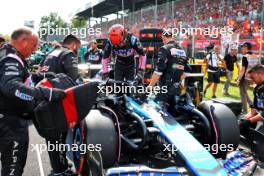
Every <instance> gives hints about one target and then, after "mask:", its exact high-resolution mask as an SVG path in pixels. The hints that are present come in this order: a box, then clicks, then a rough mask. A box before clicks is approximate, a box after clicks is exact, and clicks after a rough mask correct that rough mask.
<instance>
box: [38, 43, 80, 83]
mask: <svg viewBox="0 0 264 176" xmlns="http://www.w3.org/2000/svg"><path fill="white" fill-rule="evenodd" d="M77 62H78V61H77V58H76V54H74V53H73V52H72V51H71V50H70V49H68V48H66V47H64V46H62V47H58V48H56V49H55V50H53V51H51V52H50V53H49V54H48V55H47V56H46V58H45V59H44V60H43V61H42V63H41V64H40V71H41V72H54V73H56V74H58V73H65V74H66V75H68V76H69V77H71V78H72V79H73V80H74V81H75V80H77V78H78V65H77Z"/></svg>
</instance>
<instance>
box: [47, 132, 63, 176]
mask: <svg viewBox="0 0 264 176" xmlns="http://www.w3.org/2000/svg"><path fill="white" fill-rule="evenodd" d="M66 137H67V132H65V133H62V134H61V135H60V136H58V137H57V138H56V137H53V138H51V137H50V138H46V143H47V145H53V146H54V147H55V149H54V150H52V151H48V154H49V158H50V163H51V167H52V169H53V172H54V173H55V174H59V173H62V172H64V171H66V170H67V169H68V160H67V158H66V153H67V147H63V145H64V144H66ZM52 148H53V147H52Z"/></svg>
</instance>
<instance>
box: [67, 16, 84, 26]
mask: <svg viewBox="0 0 264 176" xmlns="http://www.w3.org/2000/svg"><path fill="white" fill-rule="evenodd" d="M86 26H87V19H85V18H84V17H73V18H72V19H71V27H72V28H83V27H86Z"/></svg>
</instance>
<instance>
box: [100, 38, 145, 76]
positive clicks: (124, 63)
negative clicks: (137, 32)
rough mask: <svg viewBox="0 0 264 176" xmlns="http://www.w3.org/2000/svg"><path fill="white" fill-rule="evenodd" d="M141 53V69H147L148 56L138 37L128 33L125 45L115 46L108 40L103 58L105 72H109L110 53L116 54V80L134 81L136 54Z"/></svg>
mask: <svg viewBox="0 0 264 176" xmlns="http://www.w3.org/2000/svg"><path fill="white" fill-rule="evenodd" d="M136 53H137V54H138V55H139V69H142V70H144V69H145V61H146V56H145V52H144V49H143V47H142V46H141V44H140V42H139V40H138V38H137V37H136V36H134V35H132V34H128V37H127V39H126V41H125V45H124V46H114V45H113V44H112V43H111V41H110V40H108V41H107V43H106V46H105V48H104V56H103V60H102V64H103V72H104V73H107V72H108V64H109V60H110V55H111V54H113V55H115V56H116V62H115V68H114V69H115V73H114V75H115V80H118V81H124V79H125V80H126V81H133V80H134V77H135V69H136V68H135V67H136V66H135V65H136V64H135V59H134V56H135V54H136Z"/></svg>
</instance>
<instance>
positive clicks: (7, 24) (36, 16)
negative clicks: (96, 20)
mask: <svg viewBox="0 0 264 176" xmlns="http://www.w3.org/2000/svg"><path fill="white" fill-rule="evenodd" d="M88 2H89V0H1V10H0V11H1V15H0V34H3V35H10V34H11V33H12V31H13V30H14V29H16V28H18V27H21V26H23V25H24V21H30V20H34V21H35V29H37V28H38V25H39V22H40V18H41V17H42V16H44V15H48V14H49V13H50V12H58V14H59V15H60V16H61V17H62V18H63V19H64V20H65V21H67V22H69V21H70V19H71V16H72V15H73V14H75V12H76V10H77V9H79V8H82V7H84V6H85V4H86V3H88Z"/></svg>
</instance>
